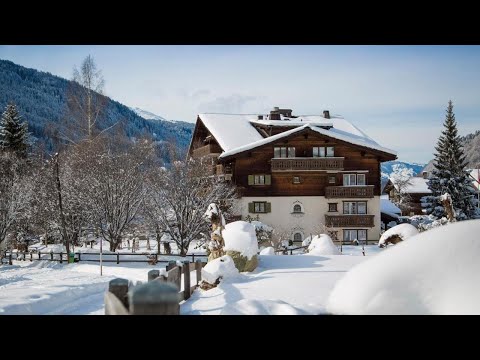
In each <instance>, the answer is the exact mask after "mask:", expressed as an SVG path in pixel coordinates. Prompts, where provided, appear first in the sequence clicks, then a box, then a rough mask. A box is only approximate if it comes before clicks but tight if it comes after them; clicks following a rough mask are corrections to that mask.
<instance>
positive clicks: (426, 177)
mask: <svg viewBox="0 0 480 360" xmlns="http://www.w3.org/2000/svg"><path fill="white" fill-rule="evenodd" d="M422 176H423V178H424V179H428V171H423V172H422Z"/></svg>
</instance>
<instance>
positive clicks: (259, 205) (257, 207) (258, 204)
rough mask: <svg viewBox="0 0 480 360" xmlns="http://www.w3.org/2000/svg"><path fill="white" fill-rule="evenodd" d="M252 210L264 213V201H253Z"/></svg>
mask: <svg viewBox="0 0 480 360" xmlns="http://www.w3.org/2000/svg"><path fill="white" fill-rule="evenodd" d="M253 205H254V210H255V212H256V213H264V212H265V203H264V202H254V203H253Z"/></svg>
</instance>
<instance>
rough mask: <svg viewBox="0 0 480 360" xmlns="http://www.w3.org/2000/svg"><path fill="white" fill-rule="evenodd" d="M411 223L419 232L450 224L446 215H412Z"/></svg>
mask: <svg viewBox="0 0 480 360" xmlns="http://www.w3.org/2000/svg"><path fill="white" fill-rule="evenodd" d="M410 224H412V225H413V226H415V227H416V228H417V230H418V231H419V232H423V231H426V230H430V229H433V228H436V227H439V226H443V225H446V224H448V219H447V218H446V217H442V218H441V219H437V218H436V217H435V216H433V215H414V216H411V217H410Z"/></svg>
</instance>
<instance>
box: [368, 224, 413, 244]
mask: <svg viewBox="0 0 480 360" xmlns="http://www.w3.org/2000/svg"><path fill="white" fill-rule="evenodd" d="M417 234H418V230H417V228H416V227H415V226H413V225H410V224H400V225H397V226H394V227H392V228H390V229H388V230H387V231H385V232H384V233H383V234H382V236H381V237H380V240H379V241H378V246H379V247H384V246H387V245H388V244H396V243H397V242H400V241H404V240H407V239H408V238H410V237H412V236H415V235H417Z"/></svg>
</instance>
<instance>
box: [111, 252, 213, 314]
mask: <svg viewBox="0 0 480 360" xmlns="http://www.w3.org/2000/svg"><path fill="white" fill-rule="evenodd" d="M205 264H206V263H204V262H202V261H201V260H197V261H196V262H190V261H188V260H187V261H184V262H183V263H182V265H181V266H180V265H178V264H177V262H176V261H170V262H169V263H168V265H167V266H166V270H165V271H162V272H160V270H150V271H149V272H148V277H147V280H148V282H147V283H145V284H137V285H136V286H134V285H133V283H132V282H129V281H128V280H126V279H120V278H117V279H113V280H111V281H110V283H109V286H108V291H107V292H106V293H105V315H179V314H180V302H181V301H183V300H187V299H189V298H190V296H191V294H192V292H193V291H194V290H195V288H196V287H197V286H198V284H199V283H200V281H201V278H202V267H203V266H205ZM193 270H195V277H196V283H195V284H194V285H192V282H191V278H190V272H191V271H193ZM182 273H183V290H182V291H180V290H181V281H182Z"/></svg>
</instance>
